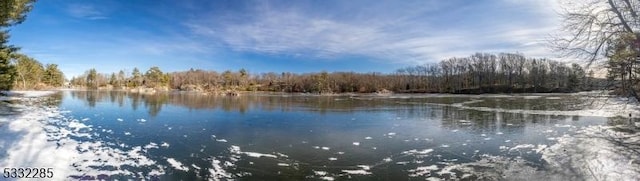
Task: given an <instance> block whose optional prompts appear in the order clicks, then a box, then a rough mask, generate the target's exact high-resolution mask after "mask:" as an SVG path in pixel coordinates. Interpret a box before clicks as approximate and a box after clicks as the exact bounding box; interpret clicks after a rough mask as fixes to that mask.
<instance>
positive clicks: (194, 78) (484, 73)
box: [71, 53, 592, 93]
mask: <svg viewBox="0 0 640 181" xmlns="http://www.w3.org/2000/svg"><path fill="white" fill-rule="evenodd" d="M591 81H592V79H590V78H587V76H586V72H585V71H584V69H583V68H582V67H581V66H580V65H578V64H572V65H571V66H568V65H565V64H563V63H561V62H557V61H553V60H548V59H538V58H527V57H525V56H524V55H522V54H513V53H500V54H488V53H476V54H473V55H471V56H469V57H463V58H450V59H447V60H443V61H441V62H439V63H435V64H425V65H419V66H413V67H407V68H402V69H399V70H397V71H396V72H394V73H388V74H383V73H355V72H333V73H329V72H320V73H305V74H295V73H290V72H282V73H274V72H269V73H261V74H250V73H249V72H248V71H247V70H245V69H240V70H238V71H230V70H227V71H224V72H222V73H219V72H216V71H211V70H199V69H191V70H188V71H180V72H172V73H163V72H162V71H161V70H160V69H159V68H158V67H152V68H150V69H149V70H147V71H146V72H145V73H141V72H140V71H139V70H138V69H137V68H134V69H133V71H132V72H131V73H127V72H125V71H123V70H121V71H119V72H118V73H111V74H101V73H98V72H97V71H96V70H95V69H91V70H88V71H87V72H86V73H85V74H83V75H81V76H78V77H74V78H72V79H71V84H72V85H75V86H82V87H88V88H99V87H111V88H114V89H118V88H121V89H128V88H136V87H146V88H162V89H165V90H170V89H171V90H186V91H209V92H212V91H214V92H215V91H228V90H234V91H276V92H309V93H345V92H357V93H372V92H388V91H393V92H410V93H516V92H572V91H580V90H585V89H591V88H592V86H589V85H590V84H591Z"/></svg>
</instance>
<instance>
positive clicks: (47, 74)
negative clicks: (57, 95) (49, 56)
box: [42, 64, 64, 87]
mask: <svg viewBox="0 0 640 181" xmlns="http://www.w3.org/2000/svg"><path fill="white" fill-rule="evenodd" d="M42 81H43V82H44V83H45V84H47V85H49V86H54V87H60V86H62V85H63V84H64V74H63V73H62V71H60V69H58V65H57V64H47V66H46V68H45V70H44V76H43V77H42Z"/></svg>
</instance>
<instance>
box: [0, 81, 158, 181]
mask: <svg viewBox="0 0 640 181" xmlns="http://www.w3.org/2000/svg"><path fill="white" fill-rule="evenodd" d="M53 93H55V91H12V92H8V95H10V96H9V97H5V98H7V99H12V100H17V101H15V102H17V103H13V104H12V105H10V106H12V107H14V108H16V109H17V110H18V113H17V114H9V115H8V116H3V117H0V137H2V138H3V139H1V140H0V158H1V159H0V160H1V161H0V167H2V168H20V167H23V168H24V167H36V168H53V173H54V174H53V178H52V179H53V180H68V179H73V178H76V179H79V178H88V179H100V178H101V176H102V177H105V176H107V178H108V176H109V175H129V176H132V177H134V178H139V179H149V176H153V175H162V174H164V169H163V167H161V166H157V164H156V162H155V161H153V160H151V159H149V158H148V157H147V156H146V154H145V153H146V152H147V147H141V146H136V147H130V146H127V145H108V143H103V142H101V141H99V140H92V139H91V138H92V137H94V136H97V135H94V134H95V133H94V134H91V130H92V129H93V128H92V126H90V125H86V124H84V123H83V121H82V120H77V119H72V118H67V117H65V116H64V111H62V110H60V109H59V108H58V107H56V106H46V105H45V104H43V101H45V100H46V99H47V98H46V97H43V96H47V95H51V94H53ZM78 138H82V139H87V140H91V141H78V140H77V139H78ZM150 149H152V148H150ZM122 166H131V167H133V168H140V170H122V169H117V168H120V167H122ZM105 167H107V168H108V167H112V168H116V169H115V170H113V169H101V168H105ZM143 167H146V168H148V169H149V170H151V171H150V172H148V173H143V172H141V170H142V169H141V168H143ZM70 176H71V177H70ZM103 179H104V178H103Z"/></svg>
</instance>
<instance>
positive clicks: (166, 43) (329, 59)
mask: <svg viewBox="0 0 640 181" xmlns="http://www.w3.org/2000/svg"><path fill="white" fill-rule="evenodd" d="M554 7H557V5H556V3H555V2H554V1H553V0H474V1H471V0H449V1H441V0H417V1H411V0H403V1H383V0H380V1H369V0H362V1H361V0H348V1H343V0H335V1H334V0H313V1H304V0H300V1H288V0H283V1H251V0H247V1H236V0H217V1H208V0H207V1H205V0H202V1H195V0H183V1H172V0H158V1H130V0H113V1H98V0H65V1H55V0H40V1H38V2H37V3H36V4H35V7H34V9H33V10H32V11H31V12H30V13H29V14H28V16H27V20H26V21H25V22H24V23H23V24H20V25H18V26H15V27H12V28H11V39H10V43H11V44H14V45H17V46H20V47H22V50H21V51H22V52H23V53H26V54H28V55H30V56H32V57H34V58H36V59H38V60H39V61H41V62H43V63H55V64H59V65H60V68H61V69H62V71H63V72H65V74H66V75H67V77H68V78H71V77H72V76H77V75H79V74H82V73H83V72H84V71H85V70H87V69H89V68H96V69H97V70H98V71H99V72H116V71H118V70H121V69H125V70H127V71H129V72H130V71H131V69H132V68H133V67H138V68H140V69H141V70H143V71H144V70H147V69H148V68H149V67H151V66H159V67H160V68H161V69H162V70H163V71H168V72H171V71H178V70H188V69H189V68H199V69H207V70H216V71H224V70H227V69H230V70H238V69H240V68H246V69H247V70H249V71H250V72H252V73H257V72H270V71H273V72H283V71H289V72H297V73H301V72H318V71H323V70H324V71H330V72H331V71H356V72H374V71H375V72H392V71H394V70H395V69H397V68H401V67H405V66H408V65H416V64H423V63H432V62H436V61H439V60H442V59H445V58H449V57H453V56H468V55H470V54H472V53H475V52H489V53H497V52H520V53H524V54H525V55H527V56H533V57H548V58H555V57H556V55H555V54H554V53H553V52H552V51H551V50H549V49H548V45H547V44H546V41H547V40H548V39H549V37H550V35H551V34H552V33H553V32H554V31H556V30H557V29H558V27H559V20H558V17H557V13H556V12H555V11H554Z"/></svg>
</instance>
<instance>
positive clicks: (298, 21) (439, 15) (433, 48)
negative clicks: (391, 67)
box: [185, 0, 557, 63]
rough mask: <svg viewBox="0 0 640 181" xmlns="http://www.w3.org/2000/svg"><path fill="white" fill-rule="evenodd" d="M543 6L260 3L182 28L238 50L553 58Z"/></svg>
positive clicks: (404, 58)
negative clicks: (344, 7) (236, 14)
mask: <svg viewBox="0 0 640 181" xmlns="http://www.w3.org/2000/svg"><path fill="white" fill-rule="evenodd" d="M545 2H551V1H550V0H549V1H510V0H505V1H501V2H493V1H492V2H491V3H494V4H495V5H485V6H486V8H487V9H482V8H483V7H480V8H479V7H467V6H465V3H464V2H463V3H457V4H456V3H454V4H446V3H433V2H429V4H428V6H426V4H410V5H406V4H404V5H405V6H404V7H405V8H404V9H397V6H396V7H388V6H387V5H382V6H373V7H372V8H371V7H369V8H365V7H360V8H356V9H352V10H350V11H334V12H328V13H327V12H325V14H321V13H317V12H314V11H315V10H314V9H313V8H308V7H304V6H296V5H295V4H293V5H292V4H287V6H281V5H280V6H279V5H277V4H267V3H263V4H260V5H259V6H258V7H257V8H253V9H250V11H249V12H244V13H248V15H247V17H248V18H247V17H245V18H230V19H223V18H218V17H220V14H213V15H208V16H206V17H204V18H202V17H199V18H198V19H191V20H188V21H187V23H185V25H186V26H187V27H188V28H189V30H191V32H192V33H194V34H196V35H198V36H201V37H204V38H205V39H206V40H210V41H212V42H221V43H222V45H223V46H226V47H228V48H229V49H231V50H234V51H240V52H253V53H265V54H284V55H299V54H303V55H306V56H311V57H319V58H331V57H336V56H348V55H358V56H367V57H372V58H375V59H381V60H385V61H396V62H405V63H408V62H413V63H415V62H418V63H419V62H428V61H434V60H440V59H444V58H448V57H451V56H467V55H469V54H472V53H474V52H478V51H483V52H501V51H507V52H516V51H517V52H522V53H525V54H527V55H531V56H539V57H555V54H553V52H551V51H550V50H548V49H547V48H546V46H547V44H546V43H545V42H546V40H547V39H548V38H549V35H550V33H551V32H553V31H555V30H556V26H557V19H556V18H555V16H556V15H555V11H554V9H553V8H551V9H549V7H545ZM551 3H552V2H551ZM400 4H402V2H400ZM336 6H340V5H336ZM455 6H458V7H455ZM470 6H473V5H470ZM284 7H286V8H284ZM491 8H493V9H491ZM500 8H513V9H512V10H504V9H500ZM499 13H502V14H499ZM509 13H513V14H509ZM518 13H520V14H518ZM222 17H228V16H222ZM367 17H368V18H367Z"/></svg>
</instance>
